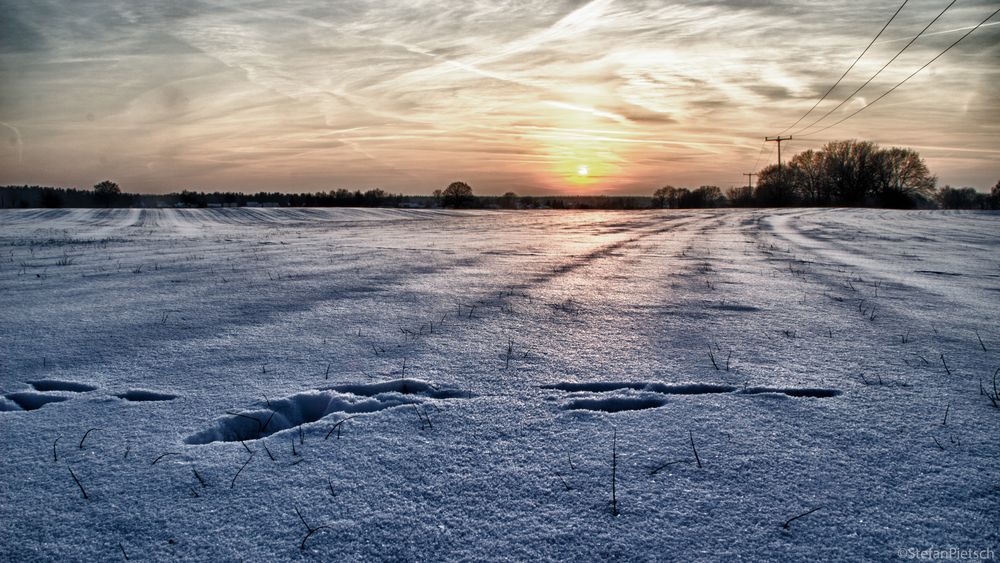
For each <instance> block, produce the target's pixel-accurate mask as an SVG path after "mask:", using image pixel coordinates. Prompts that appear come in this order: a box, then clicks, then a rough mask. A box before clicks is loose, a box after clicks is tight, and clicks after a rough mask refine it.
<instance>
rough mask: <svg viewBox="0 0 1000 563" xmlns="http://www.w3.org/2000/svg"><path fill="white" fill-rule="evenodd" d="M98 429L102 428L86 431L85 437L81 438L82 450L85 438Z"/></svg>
mask: <svg viewBox="0 0 1000 563" xmlns="http://www.w3.org/2000/svg"><path fill="white" fill-rule="evenodd" d="M98 430H100V428H91V429H90V430H87V431H86V432H84V433H83V438H80V449H81V450H82V449H83V442H84V440H86V439H87V436H89V435H90V433H91V432H96V431H98Z"/></svg>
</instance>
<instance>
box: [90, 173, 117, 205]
mask: <svg viewBox="0 0 1000 563" xmlns="http://www.w3.org/2000/svg"><path fill="white" fill-rule="evenodd" d="M121 193H122V190H121V188H119V187H118V184H116V183H114V182H112V181H111V180H104V181H103V182H98V183H97V184H95V185H94V200H95V201H96V202H97V203H98V204H100V205H103V206H105V207H108V206H110V205H111V204H112V203H114V202H115V200H117V199H118V196H120V195H121Z"/></svg>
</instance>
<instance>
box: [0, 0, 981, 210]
mask: <svg viewBox="0 0 1000 563" xmlns="http://www.w3.org/2000/svg"><path fill="white" fill-rule="evenodd" d="M894 9H895V8H894V7H882V6H880V7H865V8H864V9H860V8H859V7H858V5H857V4H856V3H854V2H847V1H846V0H834V1H832V2H819V1H818V0H817V1H810V2H790V1H786V2H778V1H775V2H768V1H763V0H737V1H726V2H724V1H721V0H711V1H709V0H696V1H693V2H685V3H663V2H658V1H654V0H591V1H583V2H580V1H578V0H559V1H554V2H545V3H541V2H538V3H525V2H523V1H520V0H496V1H488V0H470V1H467V2H450V1H444V0H425V1H422V2H418V3H400V2H390V1H388V0H366V1H364V2H362V1H360V0H343V1H339V2H336V3H324V4H317V3H315V2H309V1H305V0H290V1H288V2H282V3H277V4H276V3H273V2H264V1H263V0H251V1H250V2H246V1H240V2H237V1H236V0H215V1H208V0H177V1H174V2H170V3H163V2H153V1H152V0H128V1H126V0H112V1H109V2H102V3H78V2H72V3H69V2H59V1H56V0H37V1H33V2H30V3H25V2H9V1H7V0H0V10H3V13H4V14H5V16H4V19H3V20H2V23H0V26H3V30H2V31H4V32H3V33H0V120H3V122H4V123H5V124H9V125H5V126H4V127H5V130H16V131H18V133H17V134H16V135H14V134H13V133H12V137H16V138H17V139H18V140H17V141H16V143H15V144H16V146H17V147H19V148H18V151H19V154H21V156H19V157H18V158H20V159H21V160H22V164H21V166H18V167H16V168H15V167H2V168H0V183H24V182H27V183H36V182H52V183H60V184H63V185H74V184H75V185H90V184H92V183H93V181H95V179H94V178H93V176H102V177H103V176H105V175H108V174H112V173H114V174H117V175H120V176H119V177H118V179H119V181H120V182H121V183H122V184H123V185H124V186H130V185H142V186H148V187H149V189H177V188H179V187H181V186H179V185H175V184H176V183H180V182H183V183H184V186H183V187H191V186H202V187H205V188H209V189H215V188H218V189H288V190H303V189H326V188H328V187H329V186H331V185H344V184H345V183H351V184H353V185H354V186H356V187H365V186H373V185H378V186H380V187H384V188H386V189H392V190H400V191H408V192H427V191H429V190H431V189H433V188H435V187H440V185H438V184H440V183H441V182H444V183H447V181H450V180H451V179H454V178H465V179H466V180H468V181H470V182H471V183H473V184H474V185H476V186H477V191H483V190H488V189H495V190H497V191H506V188H508V187H509V186H531V185H534V186H537V187H538V189H539V190H542V189H545V190H553V191H558V190H560V189H569V186H570V184H569V183H568V182H567V181H566V180H567V178H566V177H565V176H564V175H563V172H562V171H563V170H570V169H572V170H575V167H576V166H577V165H581V164H587V165H590V166H591V168H592V169H594V170H600V169H601V166H602V163H604V164H605V165H606V168H607V170H609V171H610V170H613V171H614V174H611V173H605V174H602V175H601V176H602V182H601V183H600V184H595V187H594V189H597V190H601V191H607V192H614V191H621V190H630V189H635V186H637V185H641V184H642V182H652V183H653V184H661V183H668V182H673V183H682V182H687V181H690V183H691V184H694V185H700V184H712V183H724V182H722V181H719V180H718V179H717V178H720V177H722V178H728V177H732V176H735V177H736V179H737V180H738V179H739V176H738V172H741V171H744V170H745V169H748V167H751V166H752V165H753V164H754V160H755V159H756V157H757V152H758V147H759V145H760V142H761V140H762V138H763V136H765V135H771V134H775V133H776V131H778V130H780V129H781V128H783V127H785V126H786V125H790V124H791V123H792V122H793V121H795V119H796V118H797V117H798V116H799V115H801V114H802V113H803V112H805V111H806V110H807V109H808V108H809V107H810V106H811V105H812V104H813V103H814V102H815V100H816V99H817V97H818V96H819V95H820V94H822V93H823V92H824V91H826V89H827V88H829V86H830V84H832V81H833V80H835V79H836V77H837V76H839V75H840V73H841V72H842V69H845V68H846V67H847V65H848V64H850V62H851V61H852V60H853V58H854V57H856V56H857V54H858V53H859V52H860V49H861V48H863V46H864V45H865V44H867V42H868V41H869V40H870V39H871V37H872V36H873V35H874V34H875V33H876V32H877V31H878V29H879V28H880V27H881V25H882V23H883V22H884V20H885V19H887V18H888V16H889V15H891V12H892V10H894ZM992 9H993V8H991V7H990V3H989V2H987V1H986V0H973V1H970V2H968V3H966V2H963V3H960V4H956V6H955V7H954V8H953V9H952V10H950V11H949V12H948V14H947V17H946V18H943V19H942V21H941V22H939V23H940V25H939V26H936V27H935V28H934V29H932V30H931V32H932V33H929V34H928V35H927V36H926V37H924V38H921V40H920V41H918V42H917V43H916V44H915V45H914V46H913V47H912V48H911V50H912V53H911V52H908V53H907V54H906V56H904V57H901V58H900V60H899V61H898V62H897V63H894V64H893V65H892V67H890V69H888V70H887V71H886V73H885V74H884V76H882V77H880V79H879V80H877V81H875V82H874V83H873V84H872V85H871V88H870V89H871V91H869V89H866V90H865V91H863V92H862V93H861V95H862V96H864V97H865V98H866V99H872V98H874V97H875V96H877V95H878V94H879V93H880V92H882V91H884V89H885V88H887V87H889V86H890V85H891V84H893V83H894V82H893V80H894V79H898V77H900V76H905V75H906V74H907V73H909V72H911V71H912V69H913V68H916V66H919V65H920V64H923V62H925V61H926V60H928V59H929V58H930V57H932V56H933V55H934V54H936V53H937V52H939V50H940V49H941V48H943V46H946V45H947V44H948V43H950V41H952V40H953V39H954V36H955V31H954V30H959V29H961V28H963V27H967V26H968V25H970V23H975V22H978V21H979V20H981V19H982V17H985V14H986V13H989V11H991V10H992ZM937 11H940V6H937V5H935V4H934V3H933V2H930V1H929V0H914V1H912V2H911V3H909V4H908V5H907V7H906V9H905V10H904V11H903V12H902V13H901V14H900V17H899V19H898V21H896V22H894V23H893V25H892V27H890V28H889V30H887V32H886V36H885V39H886V40H885V41H884V42H880V43H879V44H877V45H876V46H875V47H873V49H872V51H871V53H869V54H868V55H866V57H865V58H864V59H863V60H862V61H861V62H860V63H859V65H858V67H857V68H856V69H855V71H852V73H851V74H850V75H849V76H848V77H847V79H846V80H845V82H844V84H842V85H841V88H838V90H836V91H835V92H834V95H832V96H831V101H830V102H829V104H830V105H828V104H827V103H826V102H825V103H824V105H822V106H821V107H820V108H818V109H825V108H829V107H833V105H835V104H836V103H838V102H839V101H840V98H837V97H836V96H837V95H838V94H839V95H846V93H847V92H850V91H851V90H853V88H854V87H856V86H857V85H859V84H860V83H861V82H862V81H863V80H864V79H865V78H867V76H869V75H870V73H871V72H873V71H874V69H876V68H878V66H879V65H881V64H882V62H884V61H885V60H887V59H888V57H891V55H892V54H893V53H894V52H895V51H896V50H898V47H899V44H898V43H892V41H896V40H898V39H899V38H901V37H912V35H913V34H914V33H915V32H916V31H918V30H919V29H920V27H922V26H923V25H924V24H925V23H926V21H928V20H929V18H930V17H933V14H934V13H936V12H937ZM998 29H1000V28H998V27H996V26H994V25H990V26H988V27H984V28H983V29H980V30H978V31H977V32H976V34H975V35H973V36H971V37H970V38H969V40H968V43H963V45H962V46H961V47H960V48H956V50H955V51H954V52H952V53H949V54H948V56H946V57H944V58H942V59H941V60H940V61H938V62H937V63H935V65H932V67H930V68H928V69H927V72H926V76H921V77H919V79H914V80H913V81H912V83H910V84H907V87H906V88H902V89H900V91H898V92H894V93H893V94H892V95H891V96H890V97H887V98H886V99H884V100H883V101H882V102H880V103H879V105H878V106H876V107H873V108H872V109H870V110H867V111H866V112H864V113H863V114H861V115H862V116H863V119H862V117H861V116H859V118H856V119H852V120H848V121H847V122H845V123H844V124H843V125H840V126H838V127H837V128H835V129H831V130H830V131H828V132H826V133H824V135H826V134H827V133H828V134H829V135H831V137H824V139H825V138H837V137H860V136H866V135H868V136H873V137H876V138H877V140H879V141H881V142H883V143H888V144H892V143H895V144H903V143H906V142H909V143H913V144H919V145H922V146H923V145H927V146H932V145H933V146H935V147H937V146H942V147H948V146H955V147H963V148H964V149H967V150H968V152H963V153H962V154H963V155H967V156H968V159H969V160H964V161H963V162H962V166H963V167H964V168H963V169H962V171H961V172H960V173H959V172H957V171H959V168H958V167H957V166H954V162H955V161H953V160H947V161H946V160H944V156H941V157H940V159H939V160H934V158H939V157H936V156H932V157H929V158H930V164H931V166H932V168H934V166H935V163H936V162H937V163H940V164H941V166H942V167H943V169H945V170H950V171H956V172H954V173H955V174H956V177H955V180H951V179H949V178H946V177H944V176H942V181H951V182H953V183H959V182H961V181H973V180H975V181H977V182H980V183H982V182H983V181H985V178H986V177H988V176H992V175H995V170H996V169H997V164H998V162H997V155H996V154H995V153H994V152H991V149H992V145H993V144H995V132H996V129H997V127H998V126H1000V112H998V111H997V109H998V108H997V105H998V104H997V101H996V97H995V96H994V95H993V94H992V92H993V86H992V84H993V83H994V82H995V81H996V79H997V77H998V75H1000V69H998V68H997V65H996V64H995V63H994V62H993V60H994V59H995V55H996V52H997V49H998V47H997V45H998V43H997V41H996V33H998ZM883 78H884V80H882V79H883ZM945 101H947V102H945ZM849 105H850V104H845V107H846V106H849ZM841 111H843V110H841ZM819 115H821V114H819ZM914 116H919V117H920V120H919V123H920V126H919V128H918V129H915V128H914V119H913V117H914ZM10 128H13V129H10ZM21 134H23V135H24V137H23V138H25V139H30V140H31V143H30V144H31V146H30V150H28V149H25V150H23V154H22V153H21V149H20V147H22V146H23V145H22V142H21V140H20V139H21V138H22V137H21ZM927 138H933V139H934V142H933V143H929V142H927V141H926V139H927ZM824 139H817V140H815V141H803V143H802V144H801V147H802V148H807V147H811V146H818V143H821V142H822V141H823V140H824ZM8 146H9V147H13V146H14V145H10V144H9V143H8ZM7 150H8V151H12V150H13V149H12V148H11V149H7ZM7 154H8V155H10V157H11V158H13V153H11V152H8V153H7ZM929 154H932V155H945V154H946V153H945V152H943V151H931V152H930V153H929ZM948 154H951V153H948ZM455 155H460V157H458V158H456V156H455ZM585 161H588V162H585ZM970 162H971V164H970ZM133 163H139V164H135V165H133ZM148 164H152V166H151V167H150V166H147V165H148ZM935 171H936V172H937V170H935ZM293 177H294V178H295V181H294V184H292V183H290V180H289V178H293ZM675 178H676V179H675ZM519 189H520V188H519Z"/></svg>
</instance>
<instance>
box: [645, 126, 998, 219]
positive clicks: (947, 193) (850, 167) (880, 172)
mask: <svg viewBox="0 0 1000 563" xmlns="http://www.w3.org/2000/svg"><path fill="white" fill-rule="evenodd" d="M936 184H937V178H936V177H935V176H934V175H933V174H931V173H930V170H929V169H928V168H927V164H926V163H925V162H924V160H923V159H922V158H920V155H919V154H918V153H917V152H916V151H914V150H912V149H908V148H901V147H889V148H881V147H879V146H878V145H876V144H875V143H872V142H868V141H856V140H849V141H832V142H829V143H827V144H826V145H824V146H823V148H821V149H819V150H807V151H803V152H800V153H798V154H796V155H795V156H793V157H792V158H791V160H789V162H787V163H785V164H772V165H769V166H767V167H765V168H763V169H762V170H760V171H759V172H758V173H757V185H756V186H755V187H753V188H751V187H749V186H745V187H738V188H730V189H728V190H726V191H725V192H723V191H722V190H721V189H720V188H718V187H717V186H702V187H700V188H697V189H693V190H692V189H687V188H675V187H673V186H664V187H662V188H660V189H658V190H656V191H655V192H654V193H653V206H654V207H672V208H678V207H728V206H731V207H776V206H793V205H801V206H867V207H889V208H903V209H910V208H934V207H941V208H945V209H1000V182H997V185H996V186H994V187H993V189H992V191H991V192H990V193H989V194H983V193H980V192H977V191H976V190H975V189H974V188H952V187H951V186H945V187H943V188H941V189H937V188H936Z"/></svg>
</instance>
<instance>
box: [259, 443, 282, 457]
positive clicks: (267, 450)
mask: <svg viewBox="0 0 1000 563" xmlns="http://www.w3.org/2000/svg"><path fill="white" fill-rule="evenodd" d="M260 445H261V446H264V451H265V452H267V457H269V458H271V461H278V460H276V459H274V456H273V455H271V450H269V449H267V444H265V443H264V442H261V443H260Z"/></svg>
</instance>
